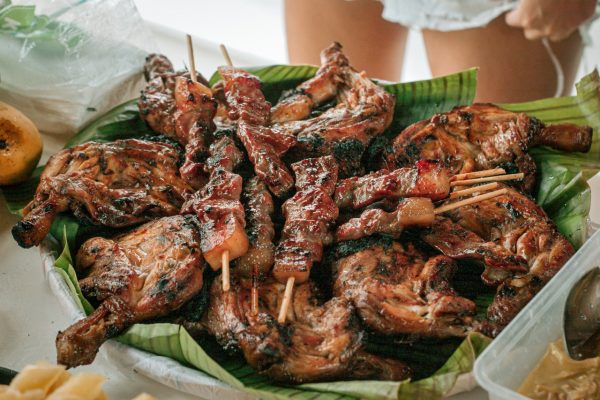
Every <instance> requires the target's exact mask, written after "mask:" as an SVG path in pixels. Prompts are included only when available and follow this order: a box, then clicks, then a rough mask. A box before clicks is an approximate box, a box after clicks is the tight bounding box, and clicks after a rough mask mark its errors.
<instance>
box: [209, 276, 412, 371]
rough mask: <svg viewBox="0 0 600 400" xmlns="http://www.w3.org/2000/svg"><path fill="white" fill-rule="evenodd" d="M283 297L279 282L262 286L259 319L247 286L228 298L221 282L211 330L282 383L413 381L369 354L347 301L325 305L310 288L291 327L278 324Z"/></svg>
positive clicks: (297, 300)
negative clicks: (364, 380)
mask: <svg viewBox="0 0 600 400" xmlns="http://www.w3.org/2000/svg"><path fill="white" fill-rule="evenodd" d="M283 291H284V285H283V284H281V283H278V282H276V281H274V280H268V281H266V282H263V283H261V284H260V286H259V293H260V310H259V312H258V314H257V315H253V313H252V312H251V310H250V285H249V284H248V283H247V282H246V283H245V282H243V281H240V282H236V283H235V284H234V285H233V287H232V290H230V291H228V292H223V290H222V287H221V285H220V284H219V282H218V280H215V283H213V285H212V288H211V302H210V306H209V309H208V313H207V322H206V324H205V325H206V326H207V327H208V330H209V332H210V333H211V334H212V335H214V336H215V337H216V338H217V340H218V341H219V342H220V343H221V344H222V345H223V346H224V347H225V348H227V349H229V350H238V349H239V350H241V352H242V354H243V355H244V357H245V358H246V361H247V362H248V363H249V364H250V365H251V366H252V367H253V368H254V369H255V370H256V371H257V372H258V373H260V374H262V375H266V376H268V377H269V378H271V379H273V380H275V381H277V382H282V383H306V382H314V381H326V380H335V379H384V380H402V379H406V378H408V377H410V373H411V372H410V369H409V368H408V367H407V366H406V365H405V364H403V363H401V362H399V361H396V360H391V359H385V358H380V357H377V356H374V355H371V354H369V353H366V352H364V350H363V343H362V342H363V333H362V331H361V330H360V325H359V323H358V322H359V321H358V320H357V319H356V317H355V315H354V308H353V307H352V305H351V304H350V303H349V302H348V301H346V300H345V299H342V298H333V299H331V300H329V301H327V302H323V301H321V300H320V299H319V297H318V295H317V291H316V289H315V287H314V286H313V285H312V283H310V282H306V283H303V284H301V285H298V286H297V287H296V290H295V291H294V298H293V302H292V304H293V307H290V310H289V314H290V315H289V318H288V323H287V324H285V325H280V324H278V323H277V320H276V315H277V312H278V308H279V305H280V304H281V301H282V297H283Z"/></svg>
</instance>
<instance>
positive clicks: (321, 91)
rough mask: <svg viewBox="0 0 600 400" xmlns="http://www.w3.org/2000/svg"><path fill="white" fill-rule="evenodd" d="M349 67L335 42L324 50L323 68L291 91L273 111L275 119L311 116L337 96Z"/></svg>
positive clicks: (273, 120)
mask: <svg viewBox="0 0 600 400" xmlns="http://www.w3.org/2000/svg"><path fill="white" fill-rule="evenodd" d="M347 66H348V59H347V58H346V56H345V55H344V54H343V53H342V52H341V46H340V45H339V44H335V45H333V46H329V47H327V48H326V49H324V50H323V51H322V52H321V67H320V68H319V70H318V71H317V73H316V75H315V77H314V78H312V79H309V80H307V81H304V82H302V83H301V84H300V85H298V87H297V88H296V89H295V90H292V91H290V92H289V93H287V95H285V97H284V98H283V99H281V100H280V101H279V103H277V105H276V106H275V107H273V109H272V110H271V122H272V123H282V122H288V121H299V120H301V119H305V118H307V117H309V116H310V114H311V111H312V109H313V108H314V107H316V106H319V105H321V104H323V103H325V102H327V101H329V100H331V99H333V98H335V96H336V94H337V91H338V87H339V86H340V84H341V83H342V82H343V78H342V71H341V68H342V67H347Z"/></svg>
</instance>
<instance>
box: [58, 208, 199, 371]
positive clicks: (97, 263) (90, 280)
mask: <svg viewBox="0 0 600 400" xmlns="http://www.w3.org/2000/svg"><path fill="white" fill-rule="evenodd" d="M197 225H198V222H197V221H196V219H195V217H192V216H180V215H176V216H172V217H165V218H162V219H158V220H156V221H152V222H149V223H147V224H145V225H142V226H140V227H139V228H136V229H135V230H133V231H131V232H129V233H126V234H124V235H121V236H118V237H116V238H114V239H104V238H100V237H97V238H93V239H90V240H88V241H87V242H85V243H84V244H83V246H82V247H81V248H80V250H79V252H78V253H77V258H76V266H77V269H78V270H79V272H80V273H85V272H87V276H86V277H85V278H83V279H81V280H80V281H79V284H80V286H81V290H82V292H83V294H84V295H85V296H86V297H87V298H91V299H94V300H96V301H98V302H100V305H99V306H98V308H97V309H96V310H95V311H94V312H93V313H92V314H91V315H89V316H88V317H87V318H85V319H82V320H80V321H78V322H76V323H75V324H73V325H72V326H70V327H69V328H67V329H66V330H65V331H64V332H59V334H58V337H57V338H56V349H57V355H58V363H59V364H63V365H66V366H67V367H75V366H78V365H82V364H89V363H91V362H92V361H93V360H94V358H95V356H96V353H97V352H98V349H99V348H100V346H101V345H102V343H104V342H105V341H106V340H108V339H110V338H112V337H115V336H117V335H119V334H120V333H121V332H122V331H123V330H125V329H126V328H127V327H129V326H131V325H133V324H135V323H138V322H141V321H145V320H148V319H151V318H155V317H159V316H163V315H166V314H168V313H170V312H172V311H174V310H177V309H178V308H179V307H181V306H182V305H183V304H184V303H185V302H187V301H188V300H190V299H191V298H192V297H194V295H196V294H197V293H198V292H199V291H200V289H201V288H202V272H203V266H204V263H203V259H202V253H201V252H200V235H199V231H198V227H197Z"/></svg>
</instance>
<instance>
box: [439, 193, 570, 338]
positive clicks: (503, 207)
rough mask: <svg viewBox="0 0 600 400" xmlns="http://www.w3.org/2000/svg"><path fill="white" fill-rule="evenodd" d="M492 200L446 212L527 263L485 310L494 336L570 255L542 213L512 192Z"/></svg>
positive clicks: (564, 242) (563, 240)
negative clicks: (525, 271) (526, 268)
mask: <svg viewBox="0 0 600 400" xmlns="http://www.w3.org/2000/svg"><path fill="white" fill-rule="evenodd" d="M507 189H508V193H507V194H505V195H502V196H498V197H494V198H493V199H489V200H484V201H481V202H479V203H476V204H472V205H468V206H464V207H461V208H458V209H455V210H452V211H450V212H448V216H449V217H450V218H451V219H452V220H454V221H455V222H457V223H459V224H460V225H462V226H463V227H464V228H466V229H468V230H470V231H472V232H475V233H476V234H477V235H479V236H480V237H481V238H483V239H484V240H486V241H491V242H495V243H497V244H499V245H501V246H503V247H504V248H506V249H507V250H509V251H510V252H511V253H513V254H515V255H516V256H519V257H522V258H523V259H525V260H526V261H527V263H528V264H529V272H527V273H525V274H517V275H516V276H515V277H512V278H508V279H507V280H506V281H504V282H503V283H502V284H501V285H500V286H499V287H498V290H497V292H496V297H495V298H494V301H493V303H492V304H491V306H490V307H489V309H488V318H489V319H490V321H492V323H493V324H494V326H493V328H492V331H491V332H488V333H491V334H494V335H495V334H497V333H498V332H499V331H500V330H501V329H502V328H503V327H504V326H505V325H507V324H508V323H509V322H510V321H511V320H512V319H513V318H514V317H515V316H516V315H517V313H518V312H519V311H520V310H521V309H522V308H523V307H524V306H525V305H526V304H527V303H528V302H529V301H530V300H531V299H532V297H533V296H535V294H536V293H537V292H538V291H539V290H540V289H541V288H542V287H543V286H544V284H545V283H546V282H548V281H549V280H550V278H552V277H553V276H554V275H555V274H556V273H557V272H558V270H560V268H561V267H562V266H563V265H564V264H565V263H566V262H567V260H568V259H569V258H571V256H572V255H573V253H575V250H574V249H573V246H572V245H571V243H569V241H568V240H567V239H566V238H565V237H564V236H563V235H561V234H560V233H559V232H558V230H557V229H556V226H555V225H554V223H553V222H552V220H550V218H549V217H548V216H547V215H546V213H545V212H544V210H542V208H541V207H540V206H538V205H537V204H536V203H535V202H534V201H533V200H531V199H530V198H529V197H527V196H526V195H524V194H521V193H519V192H518V191H516V190H514V189H510V188H507Z"/></svg>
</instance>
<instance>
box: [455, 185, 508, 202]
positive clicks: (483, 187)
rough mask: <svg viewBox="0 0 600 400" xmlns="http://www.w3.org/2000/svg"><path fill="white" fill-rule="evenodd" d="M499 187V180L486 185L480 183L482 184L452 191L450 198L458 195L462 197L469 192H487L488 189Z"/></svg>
mask: <svg viewBox="0 0 600 400" xmlns="http://www.w3.org/2000/svg"><path fill="white" fill-rule="evenodd" d="M497 187H498V182H492V183H486V184H485V185H480V186H473V187H470V188H468V189H463V190H456V191H454V192H452V193H450V198H451V199H455V198H457V197H462V196H465V195H467V194H473V193H479V192H485V191H487V190H492V189H496V188H497Z"/></svg>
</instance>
